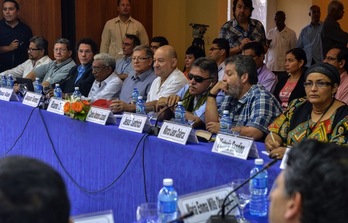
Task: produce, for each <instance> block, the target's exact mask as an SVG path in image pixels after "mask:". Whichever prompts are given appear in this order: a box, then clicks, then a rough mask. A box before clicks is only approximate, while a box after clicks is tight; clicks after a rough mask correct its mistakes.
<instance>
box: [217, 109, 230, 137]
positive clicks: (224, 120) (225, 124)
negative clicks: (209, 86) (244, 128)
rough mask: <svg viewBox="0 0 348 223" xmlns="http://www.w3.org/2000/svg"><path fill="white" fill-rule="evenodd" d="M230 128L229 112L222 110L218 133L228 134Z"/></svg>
mask: <svg viewBox="0 0 348 223" xmlns="http://www.w3.org/2000/svg"><path fill="white" fill-rule="evenodd" d="M231 128H232V120H231V117H230V112H229V111H228V110H224V111H223V112H222V117H221V119H220V132H223V133H229V132H230V131H231Z"/></svg>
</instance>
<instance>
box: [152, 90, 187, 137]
mask: <svg viewBox="0 0 348 223" xmlns="http://www.w3.org/2000/svg"><path fill="white" fill-rule="evenodd" d="M190 96H192V95H190V94H189V95H187V96H186V97H184V98H183V99H181V101H185V100H186V99H188V98H189V97H190ZM177 104H178V103H175V104H173V105H171V106H167V107H165V108H164V109H163V110H162V111H161V112H160V113H159V114H158V115H157V119H156V122H155V125H154V126H151V128H150V129H149V131H148V134H149V135H155V136H158V133H159V130H160V129H161V128H160V127H158V121H159V119H160V117H161V116H162V115H163V113H164V112H166V111H167V110H168V109H172V108H173V107H174V106H176V105H177Z"/></svg>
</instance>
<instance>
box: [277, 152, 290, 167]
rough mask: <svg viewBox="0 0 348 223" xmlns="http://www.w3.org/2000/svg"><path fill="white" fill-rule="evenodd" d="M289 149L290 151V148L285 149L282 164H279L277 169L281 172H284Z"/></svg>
mask: <svg viewBox="0 0 348 223" xmlns="http://www.w3.org/2000/svg"><path fill="white" fill-rule="evenodd" d="M290 149H291V147H290V146H288V147H286V150H285V153H284V156H283V159H282V162H281V163H280V167H279V168H280V169H282V170H284V169H285V168H286V162H287V161H288V156H289V152H290Z"/></svg>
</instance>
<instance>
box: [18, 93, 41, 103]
mask: <svg viewBox="0 0 348 223" xmlns="http://www.w3.org/2000/svg"><path fill="white" fill-rule="evenodd" d="M41 97H42V95H41V94H37V93H35V92H31V91H28V92H27V93H26V94H25V96H24V98H23V102H22V103H23V104H24V105H29V106H31V107H37V106H38V105H39V103H40V100H41Z"/></svg>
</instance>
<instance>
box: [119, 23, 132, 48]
mask: <svg viewBox="0 0 348 223" xmlns="http://www.w3.org/2000/svg"><path fill="white" fill-rule="evenodd" d="M121 21H122V20H120V22H119V23H118V28H119V30H120V37H121V41H122V44H123V38H124V36H126V34H127V32H128V28H129V24H130V21H129V20H127V21H126V23H127V27H126V32H125V34H124V36H123V33H122V29H121Z"/></svg>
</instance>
